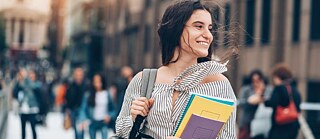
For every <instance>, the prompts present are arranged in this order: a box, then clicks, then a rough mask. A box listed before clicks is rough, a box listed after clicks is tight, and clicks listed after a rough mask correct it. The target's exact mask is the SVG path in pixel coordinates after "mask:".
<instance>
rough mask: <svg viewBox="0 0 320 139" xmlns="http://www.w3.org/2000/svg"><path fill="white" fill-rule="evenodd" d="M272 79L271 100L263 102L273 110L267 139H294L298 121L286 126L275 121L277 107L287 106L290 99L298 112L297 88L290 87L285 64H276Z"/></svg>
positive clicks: (298, 97) (298, 126) (297, 129)
mask: <svg viewBox="0 0 320 139" xmlns="http://www.w3.org/2000/svg"><path fill="white" fill-rule="evenodd" d="M272 79H273V83H274V85H275V87H274V90H273V92H272V96H271V98H270V99H269V100H266V101H265V105H266V106H269V107H272V109H273V113H272V127H271V130H270V132H269V139H296V138H297V135H298V131H299V128H300V125H299V121H298V119H296V120H295V121H292V122H290V123H287V124H279V123H277V122H276V121H275V115H276V109H277V107H278V106H283V107H285V106H288V105H289V102H290V97H292V99H293V102H294V104H295V107H296V110H297V111H298V112H300V107H299V106H300V103H301V96H300V93H299V91H298V90H297V88H296V87H295V86H293V85H292V80H293V78H292V72H291V70H290V69H289V68H288V66H286V65H285V64H278V65H276V66H275V67H274V69H273V72H272Z"/></svg>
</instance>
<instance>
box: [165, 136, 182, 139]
mask: <svg viewBox="0 0 320 139" xmlns="http://www.w3.org/2000/svg"><path fill="white" fill-rule="evenodd" d="M166 139H181V138H178V137H174V136H168V137H166Z"/></svg>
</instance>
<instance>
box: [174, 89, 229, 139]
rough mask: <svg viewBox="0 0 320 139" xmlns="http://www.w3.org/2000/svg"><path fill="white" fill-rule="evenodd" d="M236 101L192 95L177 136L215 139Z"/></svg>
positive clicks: (177, 130)
mask: <svg viewBox="0 0 320 139" xmlns="http://www.w3.org/2000/svg"><path fill="white" fill-rule="evenodd" d="M234 104H235V103H234V100H232V99H222V98H217V97H211V96H204V95H200V94H195V93H191V94H190V99H189V102H188V104H187V105H186V108H185V110H184V112H183V113H182V115H181V117H180V120H179V123H178V126H177V128H176V130H175V136H176V137H179V138H182V139H190V138H196V139H199V138H201V139H215V138H216V137H217V136H218V135H219V132H220V131H221V129H222V128H223V126H224V125H225V123H226V122H227V121H228V119H229V117H230V115H231V113H232V111H233V110H234V107H235V105H234Z"/></svg>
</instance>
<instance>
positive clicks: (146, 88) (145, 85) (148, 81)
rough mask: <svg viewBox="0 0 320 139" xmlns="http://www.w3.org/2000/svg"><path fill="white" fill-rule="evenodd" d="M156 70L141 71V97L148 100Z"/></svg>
mask: <svg viewBox="0 0 320 139" xmlns="http://www.w3.org/2000/svg"><path fill="white" fill-rule="evenodd" d="M157 71H158V70H157V69H143V71H142V87H141V95H140V96H141V97H146V98H147V99H149V98H150V97H151V93H152V91H153V86H154V83H155V81H156V77H157Z"/></svg>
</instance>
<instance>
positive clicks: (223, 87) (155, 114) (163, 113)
mask: <svg viewBox="0 0 320 139" xmlns="http://www.w3.org/2000/svg"><path fill="white" fill-rule="evenodd" d="M225 71H227V67H226V64H220V63H217V62H215V61H208V62H203V63H198V64H195V65H193V66H190V67H189V68H187V69H186V70H185V71H183V72H182V73H180V74H179V76H177V77H176V78H175V80H174V82H173V83H172V84H161V83H155V85H154V89H153V92H152V96H151V98H154V100H155V101H154V104H153V106H152V108H151V109H150V111H149V114H148V116H147V118H146V122H145V124H144V128H143V129H144V133H146V134H147V135H150V136H152V137H154V138H155V139H165V138H166V137H167V136H172V135H173V134H174V130H175V128H176V126H177V123H178V121H179V118H180V115H181V114H182V112H183V110H184V108H185V106H186V104H187V102H188V98H189V94H190V93H191V92H193V93H198V94H203V95H209V96H215V97H220V98H227V99H233V100H234V101H236V97H235V95H234V92H233V90H232V87H231V85H230V83H229V81H228V80H222V81H214V82H210V83H204V84H200V82H201V81H202V80H203V78H204V77H206V76H208V75H214V74H220V73H223V72H225ZM141 80H142V79H141V77H138V76H135V77H134V78H133V79H132V81H131V82H130V84H129V86H128V88H127V90H126V94H125V99H124V102H123V105H122V109H121V112H120V114H119V116H118V118H117V121H116V134H117V135H118V136H121V137H124V138H128V135H129V132H130V130H131V127H132V125H133V121H132V117H131V115H130V106H131V102H132V101H133V100H134V99H135V98H137V97H140V87H141ZM178 80H180V81H181V82H180V83H179V84H178V83H177V81H178ZM174 90H176V91H179V92H180V93H179V97H178V98H177V100H176V102H175V105H174V107H173V108H172V97H173V92H174ZM235 120H236V109H235V110H234V111H233V112H232V115H231V116H230V118H229V120H228V121H227V123H226V125H225V126H224V129H223V130H222V131H221V132H220V135H219V137H218V139H235V138H236V125H235V123H236V121H235Z"/></svg>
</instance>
